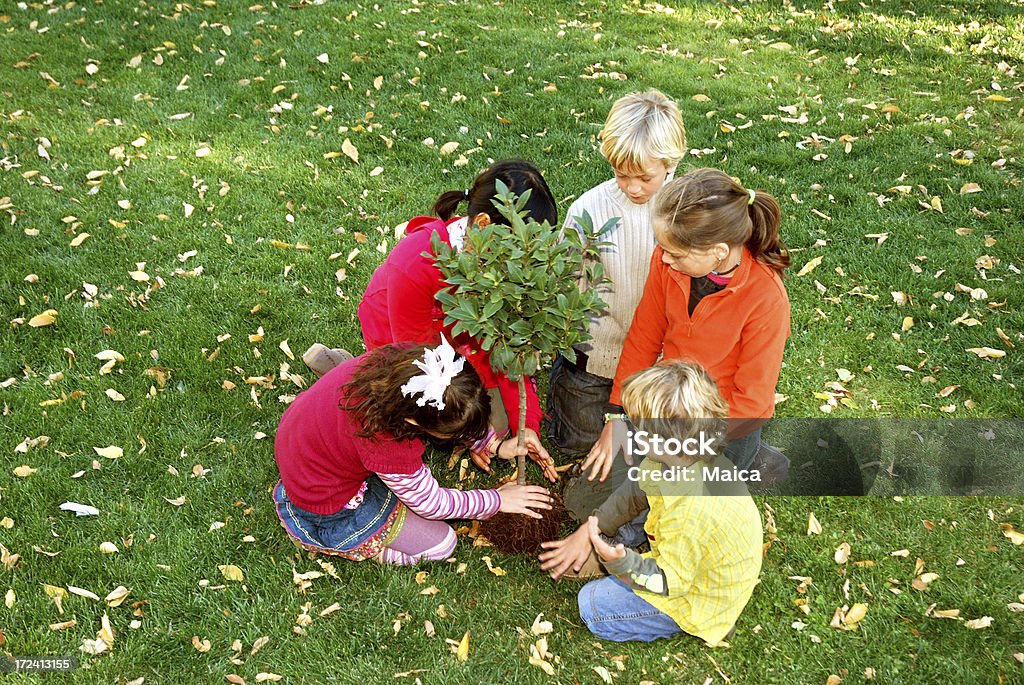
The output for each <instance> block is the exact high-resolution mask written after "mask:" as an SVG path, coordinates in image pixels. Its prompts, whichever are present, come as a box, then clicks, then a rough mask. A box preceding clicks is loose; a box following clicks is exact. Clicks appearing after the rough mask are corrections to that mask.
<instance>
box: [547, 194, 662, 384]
mask: <svg viewBox="0 0 1024 685" xmlns="http://www.w3.org/2000/svg"><path fill="white" fill-rule="evenodd" d="M670 178H671V176H670ZM653 202H654V199H653V198H652V199H650V200H648V201H647V203H646V204H643V205H638V204H635V203H633V202H632V201H630V199H629V198H628V197H626V195H625V194H624V193H623V192H622V191H621V190H619V186H618V185H617V184H616V182H615V179H614V178H613V179H611V180H608V181H605V182H604V183H602V184H600V185H598V186H596V187H594V188H591V189H590V190H588V191H587V192H585V193H583V195H581V196H580V197H579V198H577V199H576V201H575V202H573V203H572V205H571V206H570V207H569V211H568V213H567V214H566V218H565V224H564V226H565V228H567V229H569V228H576V229H577V230H579V229H578V228H577V227H576V224H575V219H576V217H578V216H581V215H582V214H583V212H584V211H586V212H589V213H590V217H591V219H592V220H593V223H594V228H599V227H600V226H602V225H603V224H604V222H605V221H607V220H608V219H610V218H612V217H620V220H619V224H618V225H617V226H616V227H615V228H614V229H613V230H612V231H610V232H609V233H608V234H607V235H605V236H604V240H605V241H606V242H608V243H610V244H609V245H608V246H607V247H604V248H602V249H601V257H600V261H601V264H602V265H603V266H604V275H605V277H606V278H608V279H609V282H608V283H605V284H604V285H602V286H600V287H599V288H598V292H599V293H600V295H601V298H602V299H603V300H604V301H605V302H607V303H608V309H606V310H605V312H604V314H602V315H601V316H597V317H591V321H590V328H589V331H590V335H591V336H592V339H591V340H588V341H587V342H585V343H582V344H580V345H577V347H576V349H578V350H579V351H581V352H584V353H586V354H587V355H588V357H589V361H588V364H587V371H588V372H589V373H592V374H596V375H598V376H604V377H605V378H612V377H613V376H614V375H615V367H616V366H617V365H618V363H619V355H620V354H622V344H623V342H625V340H626V333H627V332H628V331H629V325H630V323H631V322H632V321H633V312H634V311H635V310H636V307H637V304H639V302H640V296H641V295H642V294H643V291H644V283H645V282H646V281H647V273H648V271H649V270H650V263H651V255H652V254H653V253H654V246H655V242H654V229H653V227H652V225H651V205H652V203H653ZM581 285H582V287H586V285H585V284H581Z"/></svg>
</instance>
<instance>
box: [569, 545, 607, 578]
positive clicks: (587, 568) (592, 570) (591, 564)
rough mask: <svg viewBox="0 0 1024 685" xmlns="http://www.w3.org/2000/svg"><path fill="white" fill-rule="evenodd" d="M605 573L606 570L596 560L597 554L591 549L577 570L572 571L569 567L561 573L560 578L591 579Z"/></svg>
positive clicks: (602, 576) (605, 574)
mask: <svg viewBox="0 0 1024 685" xmlns="http://www.w3.org/2000/svg"><path fill="white" fill-rule="evenodd" d="M607 575H608V572H607V571H605V570H604V566H602V565H601V562H600V561H598V560H597V555H596V554H594V552H593V551H591V552H590V556H589V557H587V560H586V561H584V562H583V566H581V567H580V570H579V571H574V570H573V569H572V568H570V569H569V570H568V571H566V572H565V573H563V574H562V576H561V578H560V580H593V579H594V578H604V577H605V576H607Z"/></svg>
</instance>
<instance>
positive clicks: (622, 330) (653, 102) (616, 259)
mask: <svg viewBox="0 0 1024 685" xmlns="http://www.w3.org/2000/svg"><path fill="white" fill-rule="evenodd" d="M600 138H601V154H602V155H603V156H604V158H605V159H607V160H608V163H609V164H610V165H611V167H612V171H613V172H614V173H615V177H614V178H612V179H610V180H608V181H605V182H604V183H601V184H600V185H598V186H596V187H594V188H591V189H590V190H588V191H587V192H585V193H584V194H583V195H581V196H580V197H579V198H577V200H576V201H575V202H573V203H572V206H570V207H569V211H568V213H567V214H566V220H565V229H566V230H577V231H578V230H580V229H579V227H578V226H577V225H576V219H577V218H578V217H580V216H581V215H582V214H583V213H584V212H587V213H589V214H590V217H591V219H592V220H593V225H594V226H602V225H603V224H604V223H605V222H606V221H607V220H609V219H612V218H614V217H619V223H618V225H617V226H615V228H613V229H612V230H611V231H610V232H609V233H608V234H606V235H605V236H604V237H603V239H604V240H605V241H607V242H608V243H609V245H608V246H607V247H605V248H603V249H602V250H601V257H600V261H601V264H602V266H603V268H604V274H605V276H606V277H607V279H608V282H606V283H604V284H602V285H601V286H599V288H598V289H599V292H600V294H601V297H602V298H603V299H604V301H605V302H607V303H608V309H606V310H605V311H604V313H602V314H601V315H600V316H597V317H595V318H593V319H592V320H591V322H590V328H589V331H590V335H591V339H590V340H588V341H587V342H586V343H583V344H581V345H578V346H577V347H576V362H575V363H571V362H569V360H567V359H566V358H565V357H561V356H560V357H558V359H556V360H555V363H554V365H553V366H552V369H551V382H550V385H549V388H550V390H549V394H548V414H549V416H550V417H551V422H550V424H549V426H548V437H549V438H550V439H551V440H552V442H553V443H554V444H555V445H556V446H558V448H559V449H560V450H561V451H562V452H563V453H565V454H568V455H571V456H583V455H586V454H587V452H588V451H589V450H590V448H591V447H592V446H593V445H594V443H595V442H596V441H597V438H598V436H599V435H600V433H601V429H602V428H603V427H604V416H605V414H606V413H607V412H608V411H609V409H608V408H607V407H606V404H607V402H608V397H609V395H610V394H611V388H612V377H613V376H614V375H615V367H616V366H617V365H618V363H619V355H620V354H621V352H622V344H623V342H624V341H625V339H626V332H627V331H628V330H629V325H630V323H631V322H632V320H633V312H634V310H635V309H636V306H637V303H639V301H640V296H641V295H642V294H643V289H644V282H645V281H646V280H647V272H648V270H649V268H650V262H651V255H652V254H653V252H654V245H655V241H654V229H653V227H652V225H651V212H650V207H651V205H652V203H651V198H652V197H653V196H654V194H655V193H657V192H658V189H660V188H661V186H662V184H663V183H665V181H666V180H668V179H670V178H672V174H673V173H674V172H675V169H676V166H677V165H678V164H679V161H680V160H681V159H682V158H683V156H684V155H685V154H686V129H685V127H684V126H683V120H682V116H681V115H680V113H679V107H678V106H677V105H676V103H675V102H674V101H673V100H672V99H671V98H669V97H667V96H666V95H664V94H663V93H661V92H659V91H657V90H648V91H646V92H642V93H640V92H638V93H630V94H629V95H625V96H623V97H621V98H619V99H618V100H616V101H615V103H614V104H613V105H612V108H611V111H610V112H609V113H608V118H607V120H606V121H605V124H604V128H602V129H601V133H600ZM580 287H581V288H586V287H588V284H586V283H581V284H580ZM617 411H621V409H619V410H617ZM588 513H589V512H588Z"/></svg>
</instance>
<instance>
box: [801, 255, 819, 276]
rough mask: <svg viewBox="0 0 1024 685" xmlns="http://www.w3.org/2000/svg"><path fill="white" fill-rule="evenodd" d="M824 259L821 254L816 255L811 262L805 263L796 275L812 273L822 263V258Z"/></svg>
mask: <svg viewBox="0 0 1024 685" xmlns="http://www.w3.org/2000/svg"><path fill="white" fill-rule="evenodd" d="M822 259H823V257H822V256H821V255H819V256H817V257H815V258H814V259H812V260H810V261H809V262H807V263H806V264H804V265H803V267H802V268H801V269H800V271H798V272H797V274H796V275H797V276H806V275H807V274H809V273H811V272H812V271H814V270H815V269H817V268H818V267H819V266H820V265H821V260H822Z"/></svg>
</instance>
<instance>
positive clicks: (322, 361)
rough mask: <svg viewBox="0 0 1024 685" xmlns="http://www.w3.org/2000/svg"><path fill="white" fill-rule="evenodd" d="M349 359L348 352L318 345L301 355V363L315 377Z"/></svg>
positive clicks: (350, 357) (338, 348) (350, 355)
mask: <svg viewBox="0 0 1024 685" xmlns="http://www.w3.org/2000/svg"><path fill="white" fill-rule="evenodd" d="M349 359H352V353H351V352H349V351H348V350H343V349H341V348H340V347H336V348H334V349H331V348H330V347H327V346H326V345H321V344H320V343H314V344H313V345H312V346H311V347H310V348H309V349H308V350H306V352H305V353H304V354H303V355H302V361H303V362H305V363H306V366H308V367H309V368H310V370H311V371H312V372H313V373H315V374H316V375H317V376H323V375H324V374H325V373H327V372H328V371H330V370H331V369H333V368H334V367H335V366H338V365H340V364H344V363H345V362H347V361H348V360H349Z"/></svg>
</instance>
